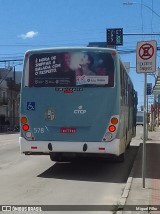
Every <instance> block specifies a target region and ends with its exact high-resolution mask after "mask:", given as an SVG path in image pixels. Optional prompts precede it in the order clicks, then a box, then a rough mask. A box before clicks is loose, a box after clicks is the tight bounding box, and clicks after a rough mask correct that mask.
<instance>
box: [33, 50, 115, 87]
mask: <svg viewBox="0 0 160 214" xmlns="http://www.w3.org/2000/svg"><path fill="white" fill-rule="evenodd" d="M97 85H98V86H107V87H113V86H114V61H113V58H112V56H111V54H110V53H103V52H101V53H95V52H91V53H90V52H89V53H88V52H80V51H79V52H63V53H62V52H60V53H37V54H32V55H31V56H30V58H29V87H76V86H83V87H85V86H97Z"/></svg>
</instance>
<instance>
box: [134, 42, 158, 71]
mask: <svg viewBox="0 0 160 214" xmlns="http://www.w3.org/2000/svg"><path fill="white" fill-rule="evenodd" d="M156 55H157V42H156V41H155V40H151V41H141V42H138V43H137V50H136V71H137V73H153V72H156Z"/></svg>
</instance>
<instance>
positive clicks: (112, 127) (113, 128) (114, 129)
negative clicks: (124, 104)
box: [108, 125, 116, 132]
mask: <svg viewBox="0 0 160 214" xmlns="http://www.w3.org/2000/svg"><path fill="white" fill-rule="evenodd" d="M108 130H109V131H110V132H115V131H116V127H115V126H114V125H110V126H109V127H108Z"/></svg>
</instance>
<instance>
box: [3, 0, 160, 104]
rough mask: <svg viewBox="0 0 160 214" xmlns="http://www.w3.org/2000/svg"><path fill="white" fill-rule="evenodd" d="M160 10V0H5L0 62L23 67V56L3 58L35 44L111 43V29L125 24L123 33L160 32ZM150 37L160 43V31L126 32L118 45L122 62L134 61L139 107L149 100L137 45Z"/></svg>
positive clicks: (132, 74)
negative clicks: (108, 38) (108, 40)
mask: <svg viewBox="0 0 160 214" xmlns="http://www.w3.org/2000/svg"><path fill="white" fill-rule="evenodd" d="M124 2H130V3H134V4H132V5H124V4H123V3H124ZM159 11H160V4H159V0H0V67H1V68H2V67H5V66H8V65H10V66H15V68H16V71H22V63H23V62H22V61H14V62H13V61H11V62H10V64H8V62H7V63H4V62H1V61H3V60H20V59H23V56H24V54H25V52H26V51H27V50H31V49H37V48H50V47H62V46H87V45H88V43H89V42H106V29H109V28H123V33H124V34H132V33H139V34H141V33H146V34H147V33H148V34H153V33H159V32H160V12H159ZM150 40H156V41H157V46H158V47H159V46H160V36H159V35H158V36H155V35H148V36H144V35H139V36H138V35H136V36H135V35H134V36H133V35H129V36H127V35H124V38H123V46H118V47H117V50H118V51H119V52H120V55H121V59H122V61H123V62H130V72H129V75H130V77H131V79H132V81H133V84H134V87H135V89H136V91H137V92H138V99H139V103H138V106H139V107H140V106H141V105H143V100H144V74H137V73H136V46H137V42H139V41H150ZM159 56H160V53H159V52H157V62H156V67H160V59H159ZM147 82H148V83H152V84H153V85H154V82H155V78H154V76H153V75H148V77H147ZM152 102H153V96H151V97H150V98H149V104H151V103H152Z"/></svg>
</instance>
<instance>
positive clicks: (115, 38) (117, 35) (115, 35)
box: [107, 28, 123, 45]
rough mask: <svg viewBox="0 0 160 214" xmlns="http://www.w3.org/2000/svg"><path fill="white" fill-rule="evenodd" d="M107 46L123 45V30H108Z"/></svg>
mask: <svg viewBox="0 0 160 214" xmlns="http://www.w3.org/2000/svg"><path fill="white" fill-rule="evenodd" d="M107 45H123V28H111V29H107Z"/></svg>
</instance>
